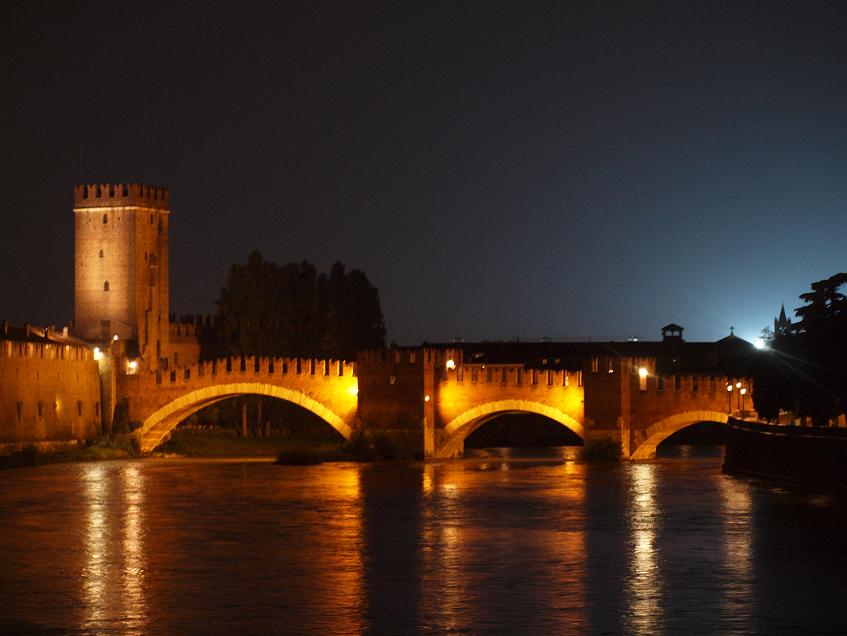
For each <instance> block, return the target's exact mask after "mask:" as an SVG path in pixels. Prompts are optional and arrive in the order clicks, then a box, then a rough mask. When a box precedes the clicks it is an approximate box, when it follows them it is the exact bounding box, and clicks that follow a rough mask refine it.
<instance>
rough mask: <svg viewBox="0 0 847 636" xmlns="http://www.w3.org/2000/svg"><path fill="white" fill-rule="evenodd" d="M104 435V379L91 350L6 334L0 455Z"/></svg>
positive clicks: (0, 377)
mask: <svg viewBox="0 0 847 636" xmlns="http://www.w3.org/2000/svg"><path fill="white" fill-rule="evenodd" d="M30 329H31V328H27V330H28V331H29V330H30ZM100 430H101V415H100V379H99V376H98V371H97V362H96V361H95V360H94V356H93V352H92V351H91V350H90V349H89V348H88V347H86V346H84V345H82V344H70V343H63V342H62V340H61V338H55V339H50V338H47V337H42V338H38V337H37V336H35V335H34V334H33V335H32V336H31V337H30V338H28V339H20V340H19V339H11V338H5V337H4V336H3V334H0V450H2V451H6V452H7V451H11V450H16V449H17V448H20V447H22V446H26V445H28V444H34V445H36V446H41V447H49V446H51V445H55V444H67V443H75V442H78V441H81V440H87V439H91V438H94V437H96V436H97V435H98V434H99V433H100Z"/></svg>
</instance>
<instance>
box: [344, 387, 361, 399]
mask: <svg viewBox="0 0 847 636" xmlns="http://www.w3.org/2000/svg"><path fill="white" fill-rule="evenodd" d="M347 392H348V393H349V394H350V395H352V396H353V397H356V396H357V395H359V387H357V386H351V387H350V388H349V389H347Z"/></svg>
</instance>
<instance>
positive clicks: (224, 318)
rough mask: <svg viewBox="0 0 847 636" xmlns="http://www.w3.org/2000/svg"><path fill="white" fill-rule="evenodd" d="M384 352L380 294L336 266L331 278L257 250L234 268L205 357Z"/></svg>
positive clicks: (206, 338) (207, 337)
mask: <svg viewBox="0 0 847 636" xmlns="http://www.w3.org/2000/svg"><path fill="white" fill-rule="evenodd" d="M383 346H385V325H384V323H383V319H382V309H381V307H380V302H379V292H378V291H377V289H376V287H374V286H373V285H371V283H370V281H368V278H367V276H365V274H364V273H362V272H361V271H359V270H351V271H350V272H346V271H345V268H344V265H343V264H342V263H341V262H339V261H337V262H336V263H335V264H333V266H332V269H331V271H330V274H329V276H327V275H326V274H318V272H317V270H316V269H315V267H314V266H313V265H312V264H310V263H309V262H308V261H303V262H301V263H288V264H286V265H277V264H276V263H273V262H270V261H266V260H264V259H263V258H262V255H261V254H260V253H259V252H258V251H254V252H252V253H250V255H249V256H248V257H247V262H246V263H245V264H240V263H235V264H233V265H232V267H231V268H230V271H229V276H228V277H227V282H226V285H225V286H224V287H222V288H221V292H220V298H219V300H218V312H217V315H216V318H215V321H214V323H213V325H212V327H211V328H210V329H207V330H206V331H205V333H204V334H203V338H202V356H203V358H204V359H211V358H215V357H219V356H224V355H259V356H299V357H304V358H311V357H332V358H336V359H347V360H351V359H353V358H354V357H355V355H356V351H358V350H359V349H364V348H378V347H383Z"/></svg>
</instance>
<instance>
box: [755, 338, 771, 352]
mask: <svg viewBox="0 0 847 636" xmlns="http://www.w3.org/2000/svg"><path fill="white" fill-rule="evenodd" d="M753 346H754V347H756V349H765V348H766V347H767V346H768V344H767V343H766V342H765V339H764V338H756V339H755V340H754V341H753Z"/></svg>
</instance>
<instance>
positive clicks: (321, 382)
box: [117, 357, 358, 452]
mask: <svg viewBox="0 0 847 636" xmlns="http://www.w3.org/2000/svg"><path fill="white" fill-rule="evenodd" d="M357 393H358V382H357V378H356V376H355V365H354V364H352V363H348V362H343V361H338V360H303V359H296V358H255V357H233V358H225V359H221V360H216V361H214V362H205V363H200V364H195V365H192V366H187V367H179V368H176V369H172V370H169V371H156V372H149V373H144V372H141V373H138V374H127V373H124V374H121V375H119V376H118V380H117V397H118V399H123V400H126V404H127V407H128V417H129V420H130V421H131V422H134V423H136V424H140V428H139V429H138V430H137V431H136V436H137V437H138V440H139V443H140V446H141V450H142V451H144V452H147V451H151V450H153V449H154V448H156V446H158V445H159V444H161V443H162V441H164V439H165V438H166V437H167V435H168V433H169V432H170V431H171V429H173V428H174V427H175V426H176V425H177V424H179V423H180V422H182V421H183V420H184V419H185V418H187V417H188V416H189V415H191V414H192V413H195V412H197V411H199V410H200V409H202V408H205V407H207V406H209V405H211V404H214V403H215V402H220V401H221V400H226V399H228V398H232V397H236V396H239V395H264V396H268V397H274V398H278V399H280V400H285V401H287V402H292V403H294V404H297V405H299V406H302V407H303V408H304V409H306V410H308V411H311V412H312V413H314V414H315V415H317V416H318V417H320V418H322V419H323V420H324V421H325V422H327V424H329V425H330V426H332V427H333V428H334V429H335V430H336V431H338V432H339V433H341V435H343V436H344V437H345V438H348V437H350V434H351V433H352V431H353V430H354V429H355V428H356V408H357V401H358V400H357Z"/></svg>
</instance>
